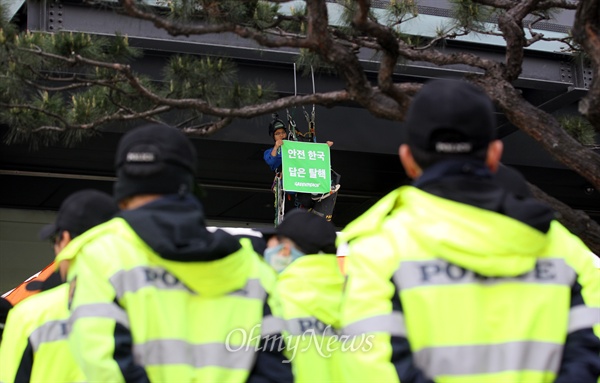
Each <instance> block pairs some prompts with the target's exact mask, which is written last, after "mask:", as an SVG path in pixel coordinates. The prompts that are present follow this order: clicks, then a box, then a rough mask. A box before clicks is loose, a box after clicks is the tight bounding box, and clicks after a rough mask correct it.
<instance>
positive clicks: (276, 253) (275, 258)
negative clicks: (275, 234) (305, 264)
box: [264, 243, 304, 273]
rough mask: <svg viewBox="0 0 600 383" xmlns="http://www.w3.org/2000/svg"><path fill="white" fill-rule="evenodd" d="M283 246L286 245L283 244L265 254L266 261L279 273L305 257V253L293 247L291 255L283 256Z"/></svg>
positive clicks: (266, 251) (269, 249)
mask: <svg viewBox="0 0 600 383" xmlns="http://www.w3.org/2000/svg"><path fill="white" fill-rule="evenodd" d="M283 246H284V244H283V243H282V244H279V245H277V246H273V247H271V248H268V249H266V250H265V252H264V256H265V261H267V263H268V264H269V265H271V267H273V268H274V269H275V271H277V272H278V273H281V272H282V271H283V270H284V269H285V268H286V267H287V266H288V265H289V264H290V263H292V262H293V261H294V260H296V259H298V258H300V257H301V256H303V255H304V253H303V252H301V251H300V250H298V249H296V248H295V247H293V246H292V247H291V250H290V255H283V254H281V250H283Z"/></svg>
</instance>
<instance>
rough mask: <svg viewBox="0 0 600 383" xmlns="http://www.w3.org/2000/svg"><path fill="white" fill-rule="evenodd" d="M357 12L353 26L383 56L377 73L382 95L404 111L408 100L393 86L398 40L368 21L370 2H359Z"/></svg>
mask: <svg viewBox="0 0 600 383" xmlns="http://www.w3.org/2000/svg"><path fill="white" fill-rule="evenodd" d="M357 3H358V12H356V15H355V16H354V20H353V25H354V26H355V27H356V28H357V29H358V30H360V31H362V32H363V33H365V34H366V35H368V36H372V37H374V38H375V39H376V40H377V43H378V45H379V47H380V48H381V51H382V52H383V56H382V58H381V60H380V66H379V72H378V73H377V82H378V84H379V87H380V89H381V91H382V92H383V93H385V94H386V95H388V96H390V97H391V98H392V99H394V100H395V101H396V102H397V103H398V105H399V107H400V109H402V110H406V109H407V108H408V105H409V104H410V99H409V98H408V97H407V96H406V94H404V93H403V92H399V91H397V89H396V88H395V87H394V86H393V85H394V80H393V77H392V76H393V74H394V69H395V68H396V64H397V63H398V58H399V57H400V48H399V46H398V40H397V38H396V36H395V35H394V34H393V33H392V31H391V29H389V28H386V27H384V26H382V25H381V24H379V23H376V22H374V21H371V20H369V17H368V16H369V10H370V8H371V2H370V1H369V0H359V1H357Z"/></svg>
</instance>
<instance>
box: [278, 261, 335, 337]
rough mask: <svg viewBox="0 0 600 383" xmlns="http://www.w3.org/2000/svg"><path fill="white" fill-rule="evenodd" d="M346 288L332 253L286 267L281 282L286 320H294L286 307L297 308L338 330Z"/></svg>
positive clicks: (279, 289)
mask: <svg viewBox="0 0 600 383" xmlns="http://www.w3.org/2000/svg"><path fill="white" fill-rule="evenodd" d="M343 288H344V276H343V275H342V273H341V272H340V269H339V266H338V263H337V258H336V256H335V255H331V254H317V255H304V256H302V257H300V258H298V259H296V260H295V261H294V262H292V263H291V264H290V265H289V266H288V267H286V268H285V270H284V271H282V272H281V274H279V278H278V280H277V292H278V294H279V296H280V299H281V300H282V305H283V307H284V313H283V316H284V318H285V319H291V318H290V314H291V312H290V311H288V310H287V309H286V307H288V306H289V305H294V306H296V307H297V308H299V310H301V311H303V312H304V315H303V316H306V315H311V316H314V317H315V318H317V319H319V320H320V321H321V322H323V323H326V324H329V325H331V326H332V327H334V328H339V327H340V304H341V300H342V292H343ZM296 310H298V309H296ZM296 310H294V311H296ZM296 312H297V311H296ZM294 316H295V315H292V317H294Z"/></svg>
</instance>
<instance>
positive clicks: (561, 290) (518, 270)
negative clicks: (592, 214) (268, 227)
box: [339, 186, 600, 383]
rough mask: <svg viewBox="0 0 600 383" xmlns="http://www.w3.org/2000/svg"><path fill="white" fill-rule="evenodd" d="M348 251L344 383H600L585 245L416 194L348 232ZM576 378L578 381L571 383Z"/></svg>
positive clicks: (406, 192) (592, 282) (598, 294)
mask: <svg viewBox="0 0 600 383" xmlns="http://www.w3.org/2000/svg"><path fill="white" fill-rule="evenodd" d="M339 240H340V241H343V242H349V246H350V254H349V256H348V261H347V266H348V270H347V271H348V280H347V287H346V291H345V295H344V303H343V310H342V325H343V331H344V333H345V334H347V335H349V336H367V337H370V338H371V341H372V342H373V344H374V346H373V348H372V349H370V350H368V351H362V350H360V349H359V350H357V351H356V352H352V353H344V354H343V357H344V368H343V370H342V371H343V373H344V374H345V381H347V382H367V381H373V382H375V381H378V382H379V381H382V382H383V381H385V382H398V381H401V382H402V383H412V382H432V381H435V382H437V383H486V382H526V383H542V382H554V381H555V379H557V380H556V381H557V382H558V381H560V382H570V381H573V382H574V381H578V382H579V381H581V380H578V379H579V378H575V377H577V376H580V377H581V376H584V377H586V378H585V379H586V380H587V381H595V380H596V379H597V378H598V374H600V356H599V355H598V351H599V350H600V348H599V347H600V346H599V345H600V343H599V339H598V336H599V335H600V278H598V274H597V271H596V270H595V269H594V267H593V265H592V260H591V258H590V257H589V256H588V254H587V253H588V251H589V250H588V249H587V248H586V246H585V245H584V244H583V243H582V242H581V240H579V239H578V238H577V237H575V236H574V235H572V234H570V233H569V232H568V230H566V229H565V228H564V227H563V226H562V225H560V224H559V223H558V222H556V221H553V222H552V223H551V226H550V229H549V231H548V232H546V233H543V232H541V231H538V230H536V229H534V228H533V227H531V226H528V225H526V224H524V223H522V222H520V221H517V220H515V219H512V218H509V217H507V216H504V215H502V214H499V213H496V212H493V211H488V210H484V209H480V208H477V207H473V206H470V205H466V204H462V203H458V202H455V201H451V200H448V199H443V198H440V197H437V196H434V195H432V194H429V193H426V192H424V191H422V190H419V189H417V188H415V187H412V186H405V187H401V188H399V189H398V190H396V191H394V192H392V193H390V194H389V195H388V196H386V197H384V198H383V199H382V200H381V201H379V202H378V203H377V204H376V205H374V206H373V207H372V208H371V209H370V210H369V211H368V212H366V213H365V214H364V215H363V216H361V217H359V218H358V219H357V220H356V221H354V222H352V223H351V224H350V225H348V227H347V228H346V229H345V230H344V232H343V233H341V235H340V238H339ZM573 379H575V380H573Z"/></svg>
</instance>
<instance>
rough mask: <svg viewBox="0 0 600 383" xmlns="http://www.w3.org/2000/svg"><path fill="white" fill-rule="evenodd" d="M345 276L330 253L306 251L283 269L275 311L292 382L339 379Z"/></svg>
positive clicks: (275, 299)
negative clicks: (281, 329) (341, 313)
mask: <svg viewBox="0 0 600 383" xmlns="http://www.w3.org/2000/svg"><path fill="white" fill-rule="evenodd" d="M343 286H344V276H343V275H342V273H341V272H340V269H339V266H338V263H337V259H336V256H335V255H333V254H316V255H304V256H302V257H300V258H298V259H296V260H295V261H294V262H292V263H291V264H290V265H289V266H288V267H286V269H285V270H284V271H283V272H281V274H280V275H279V279H278V282H277V285H276V288H275V293H274V294H273V300H272V304H271V306H272V307H273V313H274V314H275V315H277V316H278V317H280V318H282V319H283V320H284V322H285V326H284V328H285V329H286V330H285V331H284V340H285V346H286V350H285V355H286V356H287V358H288V359H289V360H290V361H291V363H292V371H293V373H294V382H296V383H302V382H306V383H313V382H339V381H340V368H341V366H340V365H339V363H340V360H339V355H340V353H341V352H342V350H341V348H342V346H345V345H343V344H342V342H341V341H340V335H339V330H340V322H339V321H340V304H341V301H342V290H343Z"/></svg>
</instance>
